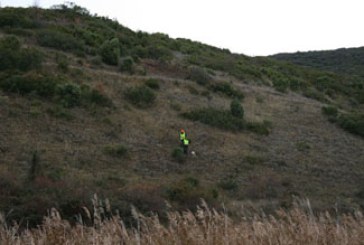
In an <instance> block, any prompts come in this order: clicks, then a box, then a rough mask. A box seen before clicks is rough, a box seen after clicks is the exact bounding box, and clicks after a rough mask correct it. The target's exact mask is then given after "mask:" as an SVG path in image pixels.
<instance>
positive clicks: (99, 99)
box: [0, 73, 112, 108]
mask: <svg viewBox="0 0 364 245" xmlns="http://www.w3.org/2000/svg"><path fill="white" fill-rule="evenodd" d="M0 88H1V89H2V90H4V91H6V92H12V93H18V94H20V95H28V94H33V95H37V96H39V97H41V98H45V99H51V100H53V101H55V102H57V103H59V104H61V105H62V106H64V107H65V108H71V107H75V106H80V105H84V106H87V105H89V104H96V105H101V106H111V105H112V101H111V100H110V99H109V98H108V97H107V96H105V95H104V94H102V93H100V92H99V91H98V90H96V89H91V88H90V87H89V86H87V85H82V86H79V85H77V84H75V83H72V82H70V81H68V80H67V79H64V78H62V77H58V76H52V75H44V74H40V73H28V74H25V75H13V76H8V77H6V78H4V79H2V80H1V81H0Z"/></svg>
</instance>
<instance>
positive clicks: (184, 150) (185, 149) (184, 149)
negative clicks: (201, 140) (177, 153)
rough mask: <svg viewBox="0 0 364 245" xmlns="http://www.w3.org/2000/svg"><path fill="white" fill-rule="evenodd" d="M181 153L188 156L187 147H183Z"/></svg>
mask: <svg viewBox="0 0 364 245" xmlns="http://www.w3.org/2000/svg"><path fill="white" fill-rule="evenodd" d="M183 153H184V154H186V155H187V154H188V145H183Z"/></svg>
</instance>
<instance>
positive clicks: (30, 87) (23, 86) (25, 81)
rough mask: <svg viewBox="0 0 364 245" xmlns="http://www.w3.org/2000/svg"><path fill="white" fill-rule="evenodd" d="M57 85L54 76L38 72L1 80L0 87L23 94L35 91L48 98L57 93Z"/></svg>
mask: <svg viewBox="0 0 364 245" xmlns="http://www.w3.org/2000/svg"><path fill="white" fill-rule="evenodd" d="M56 85H57V81H56V80H55V79H54V78H53V77H51V76H42V75H37V74H27V75H24V76H21V75H14V76H10V77H8V78H6V79H4V80H1V81H0V87H1V88H2V89H3V90H4V91H7V92H13V93H19V94H21V95H26V94H30V93H35V94H37V95H39V96H41V97H46V98H51V97H52V96H54V95H55V91H56Z"/></svg>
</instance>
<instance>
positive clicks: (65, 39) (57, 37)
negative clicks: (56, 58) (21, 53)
mask: <svg viewBox="0 0 364 245" xmlns="http://www.w3.org/2000/svg"><path fill="white" fill-rule="evenodd" d="M36 37H37V41H38V44H39V45H41V46H44V47H49V48H55V49H59V50H63V51H72V52H80V53H83V52H84V51H85V45H84V43H83V42H82V41H81V40H80V39H77V38H75V37H73V36H72V35H70V34H68V33H64V32H61V31H57V30H51V29H48V30H42V31H39V32H38V33H37V35H36Z"/></svg>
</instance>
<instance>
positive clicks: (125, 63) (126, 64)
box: [120, 57, 134, 74]
mask: <svg viewBox="0 0 364 245" xmlns="http://www.w3.org/2000/svg"><path fill="white" fill-rule="evenodd" d="M120 71H121V72H129V73H130V74H133V73H134V60H133V58H132V57H126V58H124V59H122V60H121V64H120Z"/></svg>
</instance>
